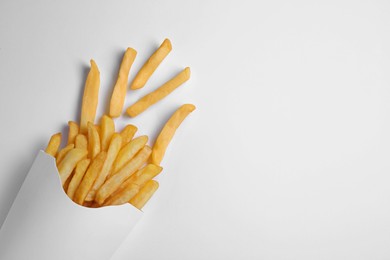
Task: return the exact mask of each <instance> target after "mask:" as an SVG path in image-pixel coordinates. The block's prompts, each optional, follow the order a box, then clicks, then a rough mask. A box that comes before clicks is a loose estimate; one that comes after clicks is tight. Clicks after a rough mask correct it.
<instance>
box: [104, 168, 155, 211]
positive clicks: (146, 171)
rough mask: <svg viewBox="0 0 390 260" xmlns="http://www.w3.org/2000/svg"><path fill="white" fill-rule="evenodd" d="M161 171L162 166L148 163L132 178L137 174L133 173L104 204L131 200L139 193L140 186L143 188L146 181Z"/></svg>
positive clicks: (123, 202)
mask: <svg viewBox="0 0 390 260" xmlns="http://www.w3.org/2000/svg"><path fill="white" fill-rule="evenodd" d="M161 171H162V168H161V167H160V166H157V165H154V164H148V165H147V166H145V167H144V168H142V169H141V170H139V171H138V172H137V177H135V178H132V177H133V176H134V175H135V174H133V175H132V176H131V177H130V178H128V179H127V180H126V181H125V182H124V183H123V184H122V185H121V186H120V188H119V189H118V192H116V193H115V194H113V195H112V196H111V197H110V198H108V199H107V200H106V202H105V203H104V205H105V206H107V205H121V204H125V203H127V202H129V200H130V199H131V198H132V197H134V196H135V195H136V194H137V193H138V191H139V190H140V188H142V187H143V186H144V185H145V183H146V182H148V181H149V180H151V179H153V178H154V177H156V176H157V175H158V174H159V173H160V172H161ZM130 179H132V181H130Z"/></svg>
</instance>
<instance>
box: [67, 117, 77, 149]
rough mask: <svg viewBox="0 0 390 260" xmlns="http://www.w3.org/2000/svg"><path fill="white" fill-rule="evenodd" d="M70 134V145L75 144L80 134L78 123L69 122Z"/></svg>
mask: <svg viewBox="0 0 390 260" xmlns="http://www.w3.org/2000/svg"><path fill="white" fill-rule="evenodd" d="M68 126H69V132H68V144H74V140H75V139H76V136H77V135H78V134H79V125H78V124H77V123H76V122H73V121H69V122H68Z"/></svg>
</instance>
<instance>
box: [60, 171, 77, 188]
mask: <svg viewBox="0 0 390 260" xmlns="http://www.w3.org/2000/svg"><path fill="white" fill-rule="evenodd" d="M73 175H74V170H73V171H72V173H71V174H70V176H69V177H68V179H67V180H66V182H65V183H64V185H62V188H63V189H64V191H65V192H66V191H67V190H68V187H69V183H70V180H71V179H72V178H73Z"/></svg>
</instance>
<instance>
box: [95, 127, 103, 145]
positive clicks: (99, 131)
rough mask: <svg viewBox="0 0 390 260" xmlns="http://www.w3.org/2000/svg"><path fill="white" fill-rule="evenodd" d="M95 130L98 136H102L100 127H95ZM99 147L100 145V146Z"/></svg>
mask: <svg viewBox="0 0 390 260" xmlns="http://www.w3.org/2000/svg"><path fill="white" fill-rule="evenodd" d="M95 128H96V131H97V132H98V134H99V136H101V135H102V128H101V127H100V125H95ZM100 146H101V144H100Z"/></svg>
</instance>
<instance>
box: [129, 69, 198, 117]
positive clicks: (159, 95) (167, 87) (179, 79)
mask: <svg viewBox="0 0 390 260" xmlns="http://www.w3.org/2000/svg"><path fill="white" fill-rule="evenodd" d="M190 74H191V71H190V68H189V67H187V68H185V69H184V70H183V71H182V72H180V73H179V74H177V75H176V76H175V77H173V78H172V79H170V80H169V81H167V82H166V83H164V85H162V86H161V87H159V88H158V89H156V90H155V91H153V92H151V93H149V94H147V95H146V96H144V97H142V98H141V99H140V100H138V101H137V102H136V103H135V104H133V105H131V106H130V107H129V108H128V109H127V114H128V115H129V116H131V117H136V116H137V115H139V114H141V113H142V112H144V111H145V110H146V109H147V108H148V107H150V106H152V105H154V104H155V103H157V102H158V101H160V100H161V99H163V98H164V97H166V96H168V95H169V94H170V93H171V92H172V91H174V90H175V89H176V88H178V87H179V86H180V85H181V84H183V83H184V82H186V81H187V80H189V78H190Z"/></svg>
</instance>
